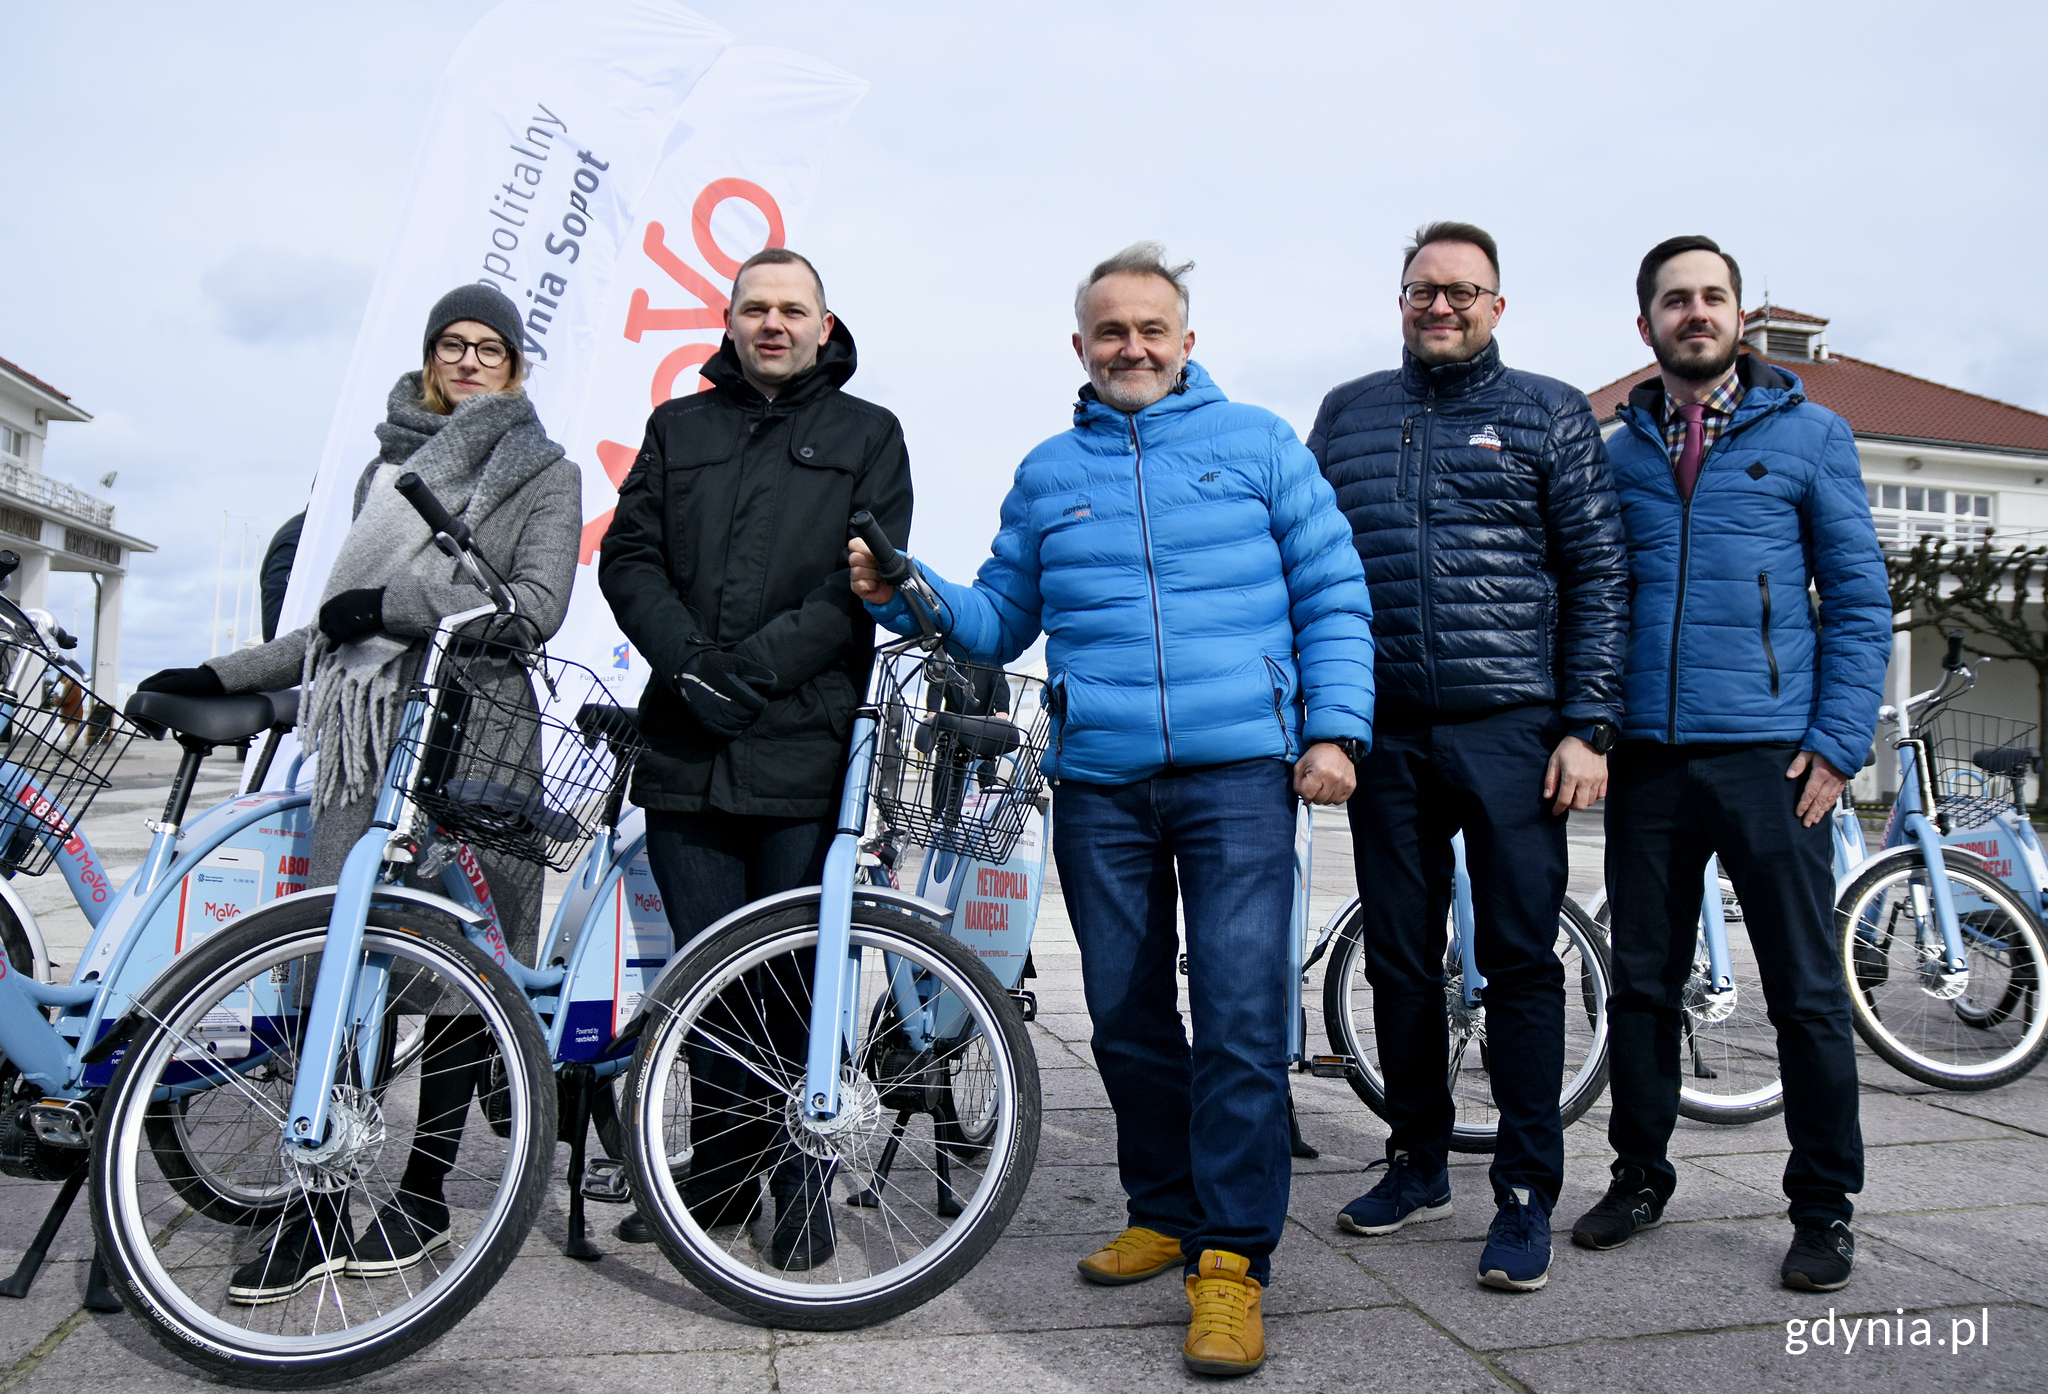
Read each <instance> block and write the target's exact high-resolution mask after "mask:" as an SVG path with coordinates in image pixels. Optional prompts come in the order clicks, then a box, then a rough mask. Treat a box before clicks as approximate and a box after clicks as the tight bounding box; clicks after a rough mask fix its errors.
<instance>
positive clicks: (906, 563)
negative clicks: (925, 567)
mask: <svg viewBox="0 0 2048 1394" xmlns="http://www.w3.org/2000/svg"><path fill="white" fill-rule="evenodd" d="M846 527H847V531H848V532H849V533H850V534H851V535H852V536H854V537H857V538H859V539H860V540H861V541H862V542H865V543H866V544H867V546H868V551H869V552H870V553H871V554H872V555H873V556H874V559H875V575H877V576H879V577H880V578H881V580H882V584H883V585H887V586H894V585H898V584H900V583H901V582H902V581H903V580H904V578H905V577H907V576H909V575H910V558H908V557H906V556H904V555H903V554H902V553H901V552H899V551H897V550H896V544H895V543H893V542H891V541H890V540H889V534H888V533H887V532H886V531H884V530H883V528H882V525H881V524H880V523H878V522H876V521H875V515H874V514H872V513H870V512H868V511H867V510H866V509H865V508H863V509H862V510H861V511H860V512H858V513H856V514H854V515H853V516H852V517H851V518H849V519H847V520H846Z"/></svg>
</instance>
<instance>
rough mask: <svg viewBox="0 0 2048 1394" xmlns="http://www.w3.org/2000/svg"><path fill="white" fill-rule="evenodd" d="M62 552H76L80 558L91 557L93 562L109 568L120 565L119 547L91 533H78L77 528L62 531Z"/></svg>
mask: <svg viewBox="0 0 2048 1394" xmlns="http://www.w3.org/2000/svg"><path fill="white" fill-rule="evenodd" d="M64 550H65V551H67V552H76V553H78V555H79V556H81V557H91V558H92V559H93V560H95V561H103V562H106V563H107V564H108V565H110V566H119V565H120V564H121V549H120V548H119V547H117V546H115V545H114V544H113V543H111V542H109V541H107V540H106V539H105V538H104V537H94V536H93V535H92V534H91V533H89V532H80V531H79V530H78V529H77V528H66V529H64Z"/></svg>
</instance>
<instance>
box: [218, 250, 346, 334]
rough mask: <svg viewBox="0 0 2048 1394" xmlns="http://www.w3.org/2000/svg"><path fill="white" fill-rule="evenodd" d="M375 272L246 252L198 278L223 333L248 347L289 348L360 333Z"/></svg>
mask: <svg viewBox="0 0 2048 1394" xmlns="http://www.w3.org/2000/svg"><path fill="white" fill-rule="evenodd" d="M375 275H376V273H375V272H374V271H373V270H372V269H371V268H370V267H367V266H355V265H351V264H350V263H348V262H345V261H342V260H340V259H339V258H336V257H309V256H302V255H300V254H299V253H297V252H290V251H285V250H283V249H281V248H275V247H269V248H245V249H244V250H242V251H241V252H238V253H236V254H235V255H234V256H231V257H229V258H228V259H227V260H225V261H223V262H221V263H220V265H218V266H216V267H214V268H213V269H212V270H211V271H208V272H207V273H206V274H205V275H203V276H201V277H200V278H199V289H200V291H201V292H202V293H203V294H204V295H205V297H206V300H207V303H208V304H209V305H211V306H212V308H213V312H214V314H215V316H216V317H217V318H218V321H219V324H220V329H221V332H222V333H224V334H226V335H227V336H228V337H229V338H230V339H233V340H235V341H237V342H238V343H244V344H290V343H297V342H300V341H303V340H307V339H324V338H327V337H328V336H329V335H334V334H347V333H353V332H354V331H355V328H356V325H357V323H358V322H359V321H360V320H361V319H362V317H363V304H364V302H365V301H367V300H368V299H369V297H370V282H371V280H372V279H373V278H374V277H375Z"/></svg>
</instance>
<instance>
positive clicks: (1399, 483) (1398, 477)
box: [1394, 416, 1415, 499]
mask: <svg viewBox="0 0 2048 1394" xmlns="http://www.w3.org/2000/svg"><path fill="white" fill-rule="evenodd" d="M1414 437H1415V418H1414V417H1412V416H1404V417H1402V418H1401V466H1400V469H1399V470H1397V471H1396V472H1395V476H1394V497H1395V498H1397V499H1405V498H1407V497H1408V443H1409V441H1411V440H1413V439H1414Z"/></svg>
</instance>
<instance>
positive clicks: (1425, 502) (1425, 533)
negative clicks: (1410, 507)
mask: <svg viewBox="0 0 2048 1394" xmlns="http://www.w3.org/2000/svg"><path fill="white" fill-rule="evenodd" d="M1435 412H1436V388H1435V387H1434V386H1432V387H1430V388H1428V389H1427V395H1426V396H1425V397H1424V398H1423V402H1422V443H1421V445H1420V446H1419V447H1418V448H1417V450H1416V452H1415V517H1416V528H1415V552H1416V557H1415V582H1416V587H1417V590H1418V592H1419V594H1420V596H1421V600H1422V606H1421V610H1422V613H1421V615H1420V616H1419V620H1420V623H1421V627H1422V674H1423V682H1424V684H1425V685H1426V687H1427V689H1428V691H1429V705H1430V706H1431V707H1432V708H1433V707H1435V706H1436V624H1435V616H1434V613H1433V611H1432V608H1431V602H1430V584H1429V576H1430V565H1429V440H1430V437H1431V435H1433V434H1434V432H1433V431H1432V430H1431V424H1432V421H1431V418H1432V417H1433V415H1434V413H1435ZM1402 434H1403V435H1406V434H1407V429H1406V427H1403V428H1402Z"/></svg>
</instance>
